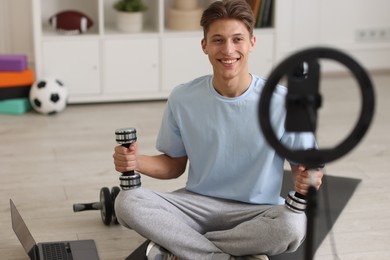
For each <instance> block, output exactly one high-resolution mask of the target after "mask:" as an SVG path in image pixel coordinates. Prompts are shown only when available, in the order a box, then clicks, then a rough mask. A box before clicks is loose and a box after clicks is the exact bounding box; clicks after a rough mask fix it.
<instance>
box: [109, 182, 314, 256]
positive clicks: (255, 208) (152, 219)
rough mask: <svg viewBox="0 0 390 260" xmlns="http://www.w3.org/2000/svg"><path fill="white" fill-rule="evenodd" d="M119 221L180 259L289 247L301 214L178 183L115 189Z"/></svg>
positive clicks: (299, 232) (300, 228)
mask: <svg viewBox="0 0 390 260" xmlns="http://www.w3.org/2000/svg"><path fill="white" fill-rule="evenodd" d="M115 212H116V215H117V218H118V221H119V223H120V224H121V225H123V226H125V227H127V228H131V229H133V230H135V231H136V232H138V233H139V234H140V235H142V236H144V237H146V238H148V239H150V240H152V241H154V242H155V243H157V244H159V245H161V246H162V247H164V248H166V249H167V250H168V251H170V252H172V253H173V254H175V255H176V256H178V257H179V258H180V259H182V260H195V259H196V260H203V259H204V260H211V259H213V260H214V259H218V260H219V259H221V260H222V259H233V258H232V256H244V255H254V254H267V255H275V254H280V253H283V252H292V251H295V250H296V249H297V248H298V246H299V245H300V244H301V243H302V241H303V239H304V236H305V228H306V217H305V214H297V213H293V212H291V211H290V210H288V209H287V208H286V207H285V206H284V205H280V206H272V205H253V204H245V203H240V202H235V201H231V200H224V199H217V198H211V197H206V196H202V195H199V194H196V193H192V192H189V191H187V190H185V189H181V190H178V191H175V192H170V193H160V192H154V191H151V190H148V189H145V188H138V189H133V190H128V191H121V192H120V193H119V195H118V197H117V198H116V200H115Z"/></svg>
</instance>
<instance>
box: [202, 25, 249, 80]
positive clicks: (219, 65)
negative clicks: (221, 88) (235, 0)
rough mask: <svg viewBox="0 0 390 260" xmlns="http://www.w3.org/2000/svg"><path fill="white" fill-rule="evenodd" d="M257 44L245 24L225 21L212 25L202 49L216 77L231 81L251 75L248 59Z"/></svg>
mask: <svg viewBox="0 0 390 260" xmlns="http://www.w3.org/2000/svg"><path fill="white" fill-rule="evenodd" d="M255 42H256V39H255V37H251V35H250V33H249V31H248V29H247V28H246V27H245V25H244V23H243V22H241V21H239V20H236V19H223V20H217V21H215V22H213V23H212V24H211V25H210V28H209V31H208V32H207V35H206V38H204V39H203V40H202V48H203V51H204V52H205V53H206V54H208V56H209V60H210V62H211V65H212V66H213V70H214V76H216V77H222V78H223V79H225V80H229V79H233V78H235V77H236V76H241V75H244V74H245V75H247V74H248V73H249V72H248V57H249V53H250V52H251V51H252V49H253V47H254V45H255Z"/></svg>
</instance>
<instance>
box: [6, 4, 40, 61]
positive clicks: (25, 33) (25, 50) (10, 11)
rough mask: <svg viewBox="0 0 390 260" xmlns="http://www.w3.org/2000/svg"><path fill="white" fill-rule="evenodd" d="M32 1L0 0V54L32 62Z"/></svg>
mask: <svg viewBox="0 0 390 260" xmlns="http://www.w3.org/2000/svg"><path fill="white" fill-rule="evenodd" d="M31 2H32V0H0V53H3V54H4V53H7V54H26V55H27V56H28V60H29V62H30V63H31V62H33V60H34V48H33V33H32V28H33V27H32V8H31V6H32V3H31Z"/></svg>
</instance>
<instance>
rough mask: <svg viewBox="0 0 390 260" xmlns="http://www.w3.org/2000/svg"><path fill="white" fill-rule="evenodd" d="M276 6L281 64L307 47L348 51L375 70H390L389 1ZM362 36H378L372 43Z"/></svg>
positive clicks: (295, 0)
mask: <svg viewBox="0 0 390 260" xmlns="http://www.w3.org/2000/svg"><path fill="white" fill-rule="evenodd" d="M276 3H277V9H278V12H277V15H276V17H275V24H276V29H275V30H276V49H275V56H276V58H277V60H280V59H281V58H283V57H285V56H286V55H287V54H289V53H290V52H293V51H296V50H299V49H302V48H305V47H313V46H314V47H315V46H328V47H335V48H337V49H341V50H343V51H345V52H346V53H347V54H350V55H351V56H353V57H354V58H356V59H357V60H358V61H360V62H361V63H362V64H363V65H364V66H365V67H366V68H369V69H371V70H374V69H390V15H389V11H390V1H389V0H369V1H367V0H276ZM361 32H364V33H366V35H368V34H370V33H373V32H374V33H376V35H374V36H373V37H371V39H369V38H370V37H368V36H367V37H365V36H364V37H363V36H362V35H361V34H359V33H361ZM379 33H386V35H385V36H381V35H379Z"/></svg>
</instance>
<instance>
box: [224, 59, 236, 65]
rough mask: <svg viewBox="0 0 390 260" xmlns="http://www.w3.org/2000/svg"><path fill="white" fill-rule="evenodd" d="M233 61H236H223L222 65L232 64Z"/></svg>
mask: <svg viewBox="0 0 390 260" xmlns="http://www.w3.org/2000/svg"><path fill="white" fill-rule="evenodd" d="M235 61H236V60H223V61H222V63H224V64H232V63H233V62H235Z"/></svg>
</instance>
